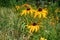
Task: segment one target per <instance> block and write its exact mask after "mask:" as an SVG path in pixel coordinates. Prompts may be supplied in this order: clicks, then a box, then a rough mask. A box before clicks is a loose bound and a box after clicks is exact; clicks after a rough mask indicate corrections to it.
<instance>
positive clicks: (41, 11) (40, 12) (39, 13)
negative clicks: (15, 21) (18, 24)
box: [34, 8, 48, 18]
mask: <svg viewBox="0 0 60 40" xmlns="http://www.w3.org/2000/svg"><path fill="white" fill-rule="evenodd" d="M47 13H48V11H47V10H45V9H42V8H39V9H38V10H37V11H35V14H34V18H36V17H37V16H38V17H39V18H42V17H43V18H46V16H47Z"/></svg>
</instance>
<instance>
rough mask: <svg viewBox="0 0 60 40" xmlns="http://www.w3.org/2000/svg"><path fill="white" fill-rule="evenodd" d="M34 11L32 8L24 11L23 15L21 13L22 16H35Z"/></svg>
mask: <svg viewBox="0 0 60 40" xmlns="http://www.w3.org/2000/svg"><path fill="white" fill-rule="evenodd" d="M34 11H35V10H34V9H32V8H27V9H26V10H22V13H21V16H22V15H26V14H31V15H32V14H33V13H34Z"/></svg>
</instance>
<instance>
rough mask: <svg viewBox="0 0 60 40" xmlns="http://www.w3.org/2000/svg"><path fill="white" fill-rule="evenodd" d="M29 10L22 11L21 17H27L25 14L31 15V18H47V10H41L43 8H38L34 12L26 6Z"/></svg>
mask: <svg viewBox="0 0 60 40" xmlns="http://www.w3.org/2000/svg"><path fill="white" fill-rule="evenodd" d="M28 7H29V8H27V9H25V10H22V12H21V16H22V15H27V14H31V15H32V14H33V17H34V18H36V17H38V18H47V14H48V10H46V9H43V8H38V9H37V10H34V9H33V8H32V7H31V6H28Z"/></svg>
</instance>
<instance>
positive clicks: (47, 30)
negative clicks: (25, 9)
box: [0, 7, 60, 40]
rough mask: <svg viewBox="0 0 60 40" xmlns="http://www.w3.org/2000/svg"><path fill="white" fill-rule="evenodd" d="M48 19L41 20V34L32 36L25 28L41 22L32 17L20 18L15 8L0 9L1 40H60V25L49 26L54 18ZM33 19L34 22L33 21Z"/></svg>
mask: <svg viewBox="0 0 60 40" xmlns="http://www.w3.org/2000/svg"><path fill="white" fill-rule="evenodd" d="M48 17H50V18H48V19H41V22H42V23H43V24H42V25H41V26H43V27H41V28H40V30H39V32H37V33H36V32H34V33H32V34H30V33H28V31H29V30H27V29H26V28H25V25H26V24H29V23H30V22H31V21H32V22H37V21H39V20H38V19H36V20H35V19H32V17H30V18H29V17H24V16H20V13H19V12H16V9H14V8H5V7H1V8H0V40H39V38H40V37H44V38H46V39H47V40H60V23H56V20H53V21H54V22H55V24H54V25H49V24H48V22H50V21H51V19H52V17H51V16H48ZM31 19H32V20H31Z"/></svg>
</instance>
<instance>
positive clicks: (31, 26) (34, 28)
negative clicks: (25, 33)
mask: <svg viewBox="0 0 60 40" xmlns="http://www.w3.org/2000/svg"><path fill="white" fill-rule="evenodd" d="M26 27H27V28H28V29H29V32H30V33H32V32H34V31H35V32H38V30H39V25H37V24H36V23H33V24H30V25H27V26H26Z"/></svg>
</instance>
